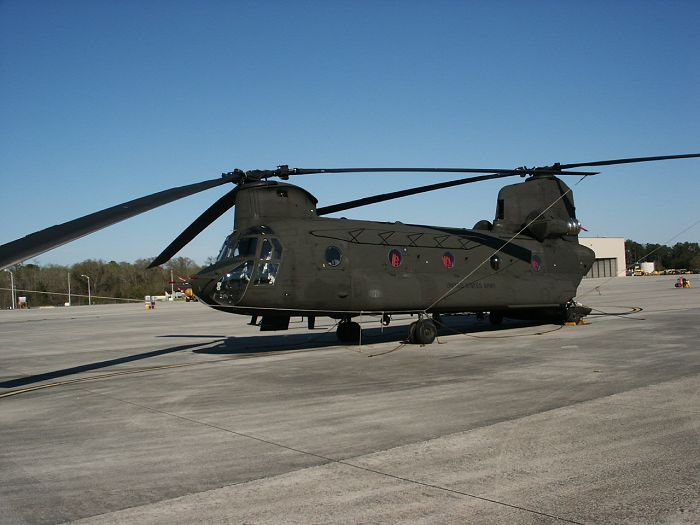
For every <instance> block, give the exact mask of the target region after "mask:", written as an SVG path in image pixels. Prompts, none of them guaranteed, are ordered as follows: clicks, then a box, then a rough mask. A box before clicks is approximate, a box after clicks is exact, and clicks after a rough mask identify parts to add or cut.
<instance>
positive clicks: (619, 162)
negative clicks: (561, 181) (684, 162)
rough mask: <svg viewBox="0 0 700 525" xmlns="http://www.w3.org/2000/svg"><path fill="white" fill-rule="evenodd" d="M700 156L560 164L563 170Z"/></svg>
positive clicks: (689, 157)
mask: <svg viewBox="0 0 700 525" xmlns="http://www.w3.org/2000/svg"><path fill="white" fill-rule="evenodd" d="M696 157H700V153H688V154H685V155H663V156H660V157H632V158H629V159H612V160H597V161H594V162H579V163H576V164H561V165H558V167H560V168H561V169H563V170H566V169H570V168H580V167H582V166H612V165H614V164H633V163H635V162H653V161H655V160H673V159H692V158H696Z"/></svg>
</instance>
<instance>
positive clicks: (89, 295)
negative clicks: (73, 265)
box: [80, 273, 92, 305]
mask: <svg viewBox="0 0 700 525" xmlns="http://www.w3.org/2000/svg"><path fill="white" fill-rule="evenodd" d="M80 277H85V278H86V279H87V281H88V305H91V304H92V295H91V294H90V277H88V276H87V275H85V274H83V273H81V274H80Z"/></svg>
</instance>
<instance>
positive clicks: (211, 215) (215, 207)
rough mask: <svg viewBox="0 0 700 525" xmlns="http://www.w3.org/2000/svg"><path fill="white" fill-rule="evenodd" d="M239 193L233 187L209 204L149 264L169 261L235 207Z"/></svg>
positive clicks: (151, 266) (152, 266) (154, 264)
mask: <svg viewBox="0 0 700 525" xmlns="http://www.w3.org/2000/svg"><path fill="white" fill-rule="evenodd" d="M237 193H238V188H237V187H236V188H233V189H232V190H231V191H229V192H228V193H227V194H225V195H224V196H223V197H221V198H220V199H219V200H217V201H216V202H215V203H214V204H212V205H211V206H209V208H207V209H206V211H205V212H204V213H202V214H201V215H200V216H199V217H197V218H196V219H195V221H194V222H193V223H192V224H190V225H189V226H188V227H187V228H185V230H184V231H183V232H182V233H181V234H180V235H178V236H177V237H176V238H175V240H174V241H173V242H171V243H170V244H169V245H168V247H167V248H166V249H165V250H163V251H162V252H161V254H160V255H159V256H158V257H156V258H155V259H153V261H152V262H151V264H149V265H148V267H149V268H155V267H156V266H160V265H161V264H163V263H166V262H168V261H169V260H170V259H171V258H172V257H173V256H174V255H175V254H176V253H177V252H179V251H180V250H181V249H182V248H184V247H185V246H186V245H187V244H188V243H189V242H190V241H191V240H192V239H194V238H195V237H196V236H197V235H199V234H200V233H202V232H203V231H204V229H205V228H206V227H207V226H209V225H210V224H211V223H212V222H214V221H215V220H216V219H218V218H219V217H221V216H222V215H223V214H224V213H226V212H227V211H228V210H230V209H231V208H233V206H234V205H235V204H236V194H237Z"/></svg>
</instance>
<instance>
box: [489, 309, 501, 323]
mask: <svg viewBox="0 0 700 525" xmlns="http://www.w3.org/2000/svg"><path fill="white" fill-rule="evenodd" d="M502 322H503V313H501V312H489V323H491V324H492V325H493V326H500V324H501V323H502Z"/></svg>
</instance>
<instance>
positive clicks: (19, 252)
mask: <svg viewBox="0 0 700 525" xmlns="http://www.w3.org/2000/svg"><path fill="white" fill-rule="evenodd" d="M228 182H236V180H235V178H233V177H220V178H217V179H211V180H205V181H202V182H197V183H195V184H188V185H187V186H178V187H176V188H171V189H169V190H165V191H160V192H158V193H153V194H151V195H147V196H145V197H141V198H138V199H134V200H131V201H128V202H124V203H122V204H118V205H116V206H112V207H111V208H106V209H104V210H101V211H98V212H95V213H91V214H89V215H85V216H83V217H80V218H78V219H74V220H72V221H68V222H64V223H63V224H57V225H55V226H51V227H49V228H46V229H44V230H40V231H38V232H34V233H31V234H29V235H27V236H26V237H22V238H21V239H17V240H14V241H11V242H8V243H7V244H3V245H2V246H0V268H7V267H8V266H12V265H13V264H16V263H19V262H22V261H24V260H26V259H29V258H30V257H34V256H36V255H39V254H41V253H44V252H46V251H48V250H51V249H52V248H56V247H57V246H61V245H62V244H66V243H67V242H70V241H73V240H75V239H78V238H80V237H83V236H85V235H88V234H90V233H93V232H96V231H98V230H101V229H102V228H106V227H107V226H111V225H112V224H115V223H117V222H121V221H123V220H125V219H128V218H130V217H134V216H136V215H140V214H141V213H144V212H147V211H149V210H152V209H154V208H158V207H159V206H162V205H164V204H168V203H169V202H173V201H176V200H178V199H182V198H184V197H189V196H190V195H194V194H195V193H199V192H200V191H204V190H208V189H210V188H214V187H216V186H221V185H222V184H226V183H228Z"/></svg>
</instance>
